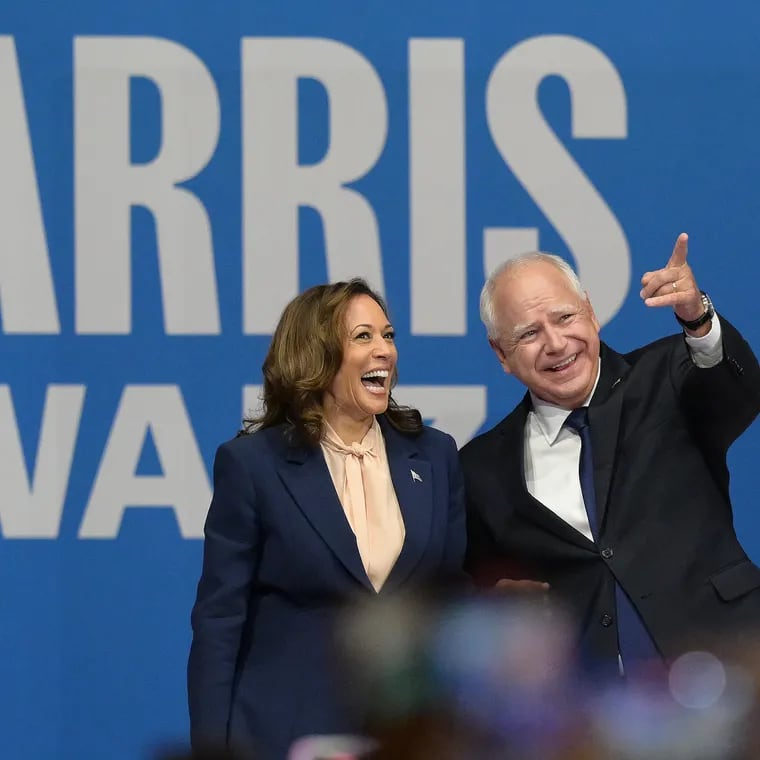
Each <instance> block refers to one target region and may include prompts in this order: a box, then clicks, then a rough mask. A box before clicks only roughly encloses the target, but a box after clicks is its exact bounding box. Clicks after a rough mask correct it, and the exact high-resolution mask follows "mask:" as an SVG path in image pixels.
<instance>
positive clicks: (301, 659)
mask: <svg viewBox="0 0 760 760" xmlns="http://www.w3.org/2000/svg"><path fill="white" fill-rule="evenodd" d="M396 359H397V352H396V347H395V345H394V340H393V328H392V327H391V325H390V323H389V319H388V316H387V310H386V308H385V305H384V303H383V301H382V299H381V298H380V297H379V296H378V295H377V294H376V293H374V292H373V291H372V290H370V288H369V287H368V285H367V284H366V283H365V282H364V281H363V280H360V279H354V280H351V281H350V282H340V283H336V284H333V285H320V286H317V287H313V288H310V289H309V290H307V291H305V292H304V293H302V294H301V295H299V296H298V297H297V298H295V299H294V300H293V301H292V302H291V303H290V304H289V305H288V306H287V307H286V309H285V311H284V312H283V314H282V317H281V318H280V322H279V324H278V326H277V329H276V330H275V333H274V336H273V338H272V343H271V346H270V348H269V352H268V354H267V357H266V359H265V360H264V366H263V371H264V394H263V396H264V397H263V402H264V404H263V412H262V414H261V415H260V416H258V417H255V418H251V419H247V420H246V421H245V423H244V429H243V431H241V434H240V435H239V436H238V437H237V438H235V439H234V440H232V441H229V442H228V443H225V444H223V445H222V446H221V447H220V448H219V450H218V451H217V455H216V460H215V463H214V496H213V500H212V502H211V507H210V509H209V513H208V518H207V521H206V531H205V536H206V537H205V544H204V559H203V571H202V575H201V579H200V583H199V585H198V596H197V600H196V603H195V606H194V608H193V613H192V624H193V643H192V647H191V652H190V661H189V665H188V690H189V702H190V719H191V733H192V737H193V742H194V743H197V742H200V741H207V740H221V741H224V742H229V743H230V744H232V745H242V746H253V747H255V748H257V750H258V752H259V754H257V757H260V758H282V757H284V756H285V755H286V754H287V749H288V747H289V746H290V745H291V743H292V742H293V741H294V740H295V739H296V738H298V737H299V736H303V735H306V734H327V733H345V732H349V731H352V730H355V729H356V726H354V725H352V723H351V721H350V719H349V716H348V714H347V710H346V705H345V704H341V697H342V694H341V693H340V692H341V690H340V688H339V686H338V684H337V682H336V681H335V679H334V678H333V675H332V674H331V670H330V657H329V655H328V651H329V637H330V630H331V624H332V622H333V617H334V614H335V612H336V610H337V609H338V607H339V606H340V605H342V604H345V603H346V602H347V601H350V600H353V599H360V598H362V596H364V597H366V596H372V595H376V594H386V593H389V592H393V591H396V590H399V589H409V588H415V587H420V586H427V585H430V584H433V583H437V582H440V581H441V580H445V579H447V578H451V577H456V576H457V575H458V572H459V569H460V567H461V563H462V559H463V553H464V544H465V529H464V496H463V488H462V481H461V475H460V470H459V465H458V459H457V451H456V446H455V444H454V441H453V439H452V438H451V437H450V436H448V435H446V434H445V433H441V432H439V431H437V430H434V429H432V428H428V427H425V426H423V424H422V419H421V416H420V413H419V412H418V411H417V410H414V409H409V408H405V407H399V406H397V405H396V404H395V402H394V401H393V399H392V398H391V389H392V387H393V385H394V384H395V381H396Z"/></svg>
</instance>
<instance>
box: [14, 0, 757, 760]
mask: <svg viewBox="0 0 760 760" xmlns="http://www.w3.org/2000/svg"><path fill="white" fill-rule="evenodd" d="M759 25H760V6H758V5H757V4H755V3H750V2H743V3H734V4H723V5H722V6H721V8H720V13H715V12H714V9H713V6H712V5H710V4H701V3H696V4H695V3H681V2H667V1H666V2H663V1H662V0H644V2H639V3H626V4H614V3H612V4H610V3H596V2H592V3H586V4H581V7H579V4H577V3H575V4H573V3H570V4H568V3H566V2H559V1H558V0H546V1H545V2H535V3H524V2H523V3H512V2H504V0H498V1H497V0H470V2H467V3H461V2H456V1H455V0H439V1H438V2H437V3H425V2H418V1H417V0H405V1H404V2H397V1H396V0H388V1H387V2H383V3H373V2H364V3H359V2H356V0H351V1H350V2H347V1H346V0H331V1H329V2H328V1H327V0H310V1H309V2H303V1H302V0H290V2H257V3H244V2H233V1H232V0H230V1H229V2H227V1H226V0H221V1H220V2H215V3H211V2H188V1H187V0H186V1H185V2H179V1H178V0H165V1H164V2H160V3H156V2H148V1H147V0H131V1H130V2H129V3H99V2H95V0H89V1H86V0H74V1H72V2H68V3H59V4H55V3H46V2H42V1H41V0H6V2H5V3H3V5H2V9H0V327H1V331H0V341H1V342H2V362H1V363H0V366H1V367H2V375H1V376H0V533H1V534H2V539H1V540H0V578H2V580H3V590H2V593H1V594H0V653H1V654H0V736H2V751H1V752H2V756H3V757H7V758H12V759H14V760H15V759H18V758H22V759H25V758H30V759H32V758H33V759H34V760H40V759H41V758H61V759H62V760H69V759H71V760H74V759H75V758H76V759H77V760H80V759H81V758H108V759H109V760H134V758H137V757H149V756H150V753H151V752H152V751H153V750H154V748H155V747H157V746H160V745H161V744H162V743H165V742H174V741H182V740H184V739H185V737H186V735H187V729H188V720H187V714H186V701H185V699H186V695H185V663H186V657H187V651H188V647H189V642H190V626H189V614H190V608H191V605H192V602H193V598H194V593H195V584H196V582H197V578H198V573H199V569H200V559H201V540H200V539H201V536H202V532H203V522H204V518H205V514H206V510H207V508H208V504H209V498H210V494H211V481H210V469H211V462H212V459H213V455H214V451H215V449H216V447H217V445H218V444H219V443H221V442H222V441H224V440H226V439H228V438H230V437H232V436H234V434H235V432H236V430H237V429H238V427H239V425H240V420H241V417H242V415H243V414H244V413H245V411H246V410H248V409H250V408H253V407H255V406H256V404H257V397H258V393H259V384H260V382H261V375H260V367H261V363H262V360H263V357H264V354H265V351H266V349H267V346H268V343H269V340H270V335H271V332H272V328H273V326H274V324H275V322H276V320H277V318H278V315H279V313H280V312H281V310H282V308H283V307H284V305H285V304H286V303H287V302H288V300H289V299H291V298H292V297H293V296H294V295H295V294H296V293H297V292H299V290H301V289H303V288H305V287H307V286H309V285H312V284H315V283H319V282H324V281H326V280H337V279H341V278H348V277H352V276H355V275H361V276H364V277H366V278H367V279H368V281H369V282H370V284H371V285H373V286H374V287H376V288H378V289H379V290H381V291H382V292H383V293H384V294H385V295H386V297H387V299H388V302H389V305H390V310H391V317H392V321H393V324H394V326H395V328H396V331H397V335H398V348H399V354H400V386H399V388H398V391H397V396H398V399H399V400H401V401H405V402H408V403H411V404H414V405H417V406H418V407H419V408H420V409H421V410H422V412H423V416H424V417H425V418H426V420H428V421H429V422H431V423H432V424H434V425H436V426H438V427H440V428H442V429H444V430H447V431H449V432H451V433H452V434H453V435H454V436H455V438H456V439H457V441H458V443H459V444H460V445H461V444H464V443H465V442H466V441H467V440H468V439H469V438H471V437H472V436H473V435H475V434H476V433H477V432H478V431H481V430H485V429H487V428H488V427H490V426H492V425H493V424H495V423H496V422H497V421H498V420H499V419H501V417H502V416H503V415H504V414H505V413H506V412H507V411H509V410H510V409H511V407H512V406H513V405H514V404H515V403H516V402H517V400H518V399H519V398H520V396H521V394H522V390H521V389H520V387H519V386H518V384H517V383H516V382H515V381H514V380H512V379H511V378H507V377H505V376H504V375H503V373H502V372H501V369H500V367H499V365H498V363H497V360H496V358H495V356H494V355H493V353H492V352H491V351H490V349H489V347H488V343H487V341H486V339H485V334H484V330H483V328H482V325H481V324H480V322H479V319H478V296H479V292H480V288H481V286H482V283H483V280H484V277H485V276H486V274H487V273H488V271H490V270H491V269H492V268H493V267H494V266H495V265H496V264H497V263H498V262H500V261H502V260H504V259H505V258H507V257H509V256H512V255H514V254H515V253H518V252H521V251H525V250H531V249H536V248H540V249H543V250H548V251H552V252H555V253H558V254H560V255H562V256H563V257H565V258H566V259H567V260H568V261H570V262H571V263H572V264H573V265H574V266H576V267H577V269H578V272H579V274H580V277H581V279H582V281H583V283H584V285H585V287H586V288H588V291H589V293H590V295H591V298H592V300H593V302H594V305H595V307H596V311H597V314H598V316H599V318H600V320H601V322H602V323H603V333H602V334H603V337H604V338H605V339H606V340H607V341H608V342H609V343H611V344H612V345H614V346H615V347H616V348H618V349H620V350H628V349H631V348H634V347H636V346H638V345H641V344H643V343H645V342H648V341H650V340H653V339H655V338H657V337H659V336H662V335H664V334H667V333H671V332H675V331H676V330H677V325H676V324H675V321H674V319H673V316H672V313H670V312H669V311H664V310H657V311H656V310H650V309H647V308H646V307H644V306H643V304H642V303H641V301H640V298H639V295H638V293H639V288H640V284H639V280H640V277H641V275H642V274H643V273H644V272H646V271H648V270H652V269H656V268H660V267H662V266H664V265H665V264H666V262H667V260H668V257H669V255H670V252H671V250H672V246H673V243H674V241H675V239H676V237H677V235H678V234H679V233H680V232H682V231H686V232H688V233H689V235H690V253H689V261H690V262H691V264H692V266H693V268H694V270H695V272H696V274H697V277H698V281H699V283H700V285H701V286H702V287H703V288H704V289H705V290H707V291H708V292H709V293H710V295H711V296H712V297H713V300H714V302H715V304H716V306H717V308H718V309H719V310H720V311H722V312H723V313H724V314H725V315H726V317H727V318H729V319H731V320H732V321H733V322H734V323H735V324H736V325H737V326H739V327H740V329H742V330H743V332H744V334H745V336H746V337H747V338H748V340H749V341H750V343H751V344H752V345H753V346H754V347H755V349H756V350H757V349H760V322H759V321H758V305H757V304H758V283H759V282H760V257H759V256H758V250H760V245H759V244H760V233H759V232H758V228H757V224H758V223H757V220H758V218H760V213H759V211H760V209H759V208H758V201H759V199H760V194H759V193H758V190H757V177H758V176H760V150H758V137H757V125H758V123H760V49H759V48H758V45H757V29H758V26H759ZM759 448H760V425H758V424H755V425H754V426H753V427H752V428H751V429H750V430H749V431H748V432H747V433H746V434H745V435H744V436H743V438H742V439H741V440H740V441H739V442H738V443H737V444H736V445H735V446H734V448H733V450H732V452H731V460H730V463H731V466H732V471H733V475H732V485H731V487H732V494H733V498H734V503H735V508H736V523H737V530H738V531H739V534H740V536H741V537H742V539H743V541H744V543H745V545H746V547H747V549H748V551H749V553H750V554H751V555H752V556H753V557H754V558H755V559H756V560H760V532H759V531H758V523H759V520H760V518H758V504H757V491H758V486H759V485H760V479H759V476H758V470H757V464H756V463H757V452H758V449H759ZM673 528H674V530H678V526H673Z"/></svg>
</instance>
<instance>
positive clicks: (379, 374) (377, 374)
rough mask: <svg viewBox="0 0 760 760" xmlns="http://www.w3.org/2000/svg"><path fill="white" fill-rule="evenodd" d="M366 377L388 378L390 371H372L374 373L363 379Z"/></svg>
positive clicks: (368, 373) (363, 376)
mask: <svg viewBox="0 0 760 760" xmlns="http://www.w3.org/2000/svg"><path fill="white" fill-rule="evenodd" d="M365 377H382V378H386V377H388V370H387V369H375V370H372V372H367V373H366V374H365V375H362V378H365Z"/></svg>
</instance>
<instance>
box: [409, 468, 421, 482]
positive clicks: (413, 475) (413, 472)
mask: <svg viewBox="0 0 760 760" xmlns="http://www.w3.org/2000/svg"><path fill="white" fill-rule="evenodd" d="M409 472H411V473H412V483H414V481H415V480H416V481H417V482H418V483H422V478H421V477H420V476H419V475H418V474H417V473H416V472H415V471H414V470H409Z"/></svg>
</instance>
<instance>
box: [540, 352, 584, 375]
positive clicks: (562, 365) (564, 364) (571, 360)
mask: <svg viewBox="0 0 760 760" xmlns="http://www.w3.org/2000/svg"><path fill="white" fill-rule="evenodd" d="M577 358H578V354H573V355H572V356H568V357H567V359H563V360H562V361H561V362H558V363H557V364H554V365H552V366H551V367H547V369H548V371H549V372H564V371H565V370H567V369H568V368H569V367H572V366H573V364H575V360H576V359H577Z"/></svg>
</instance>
